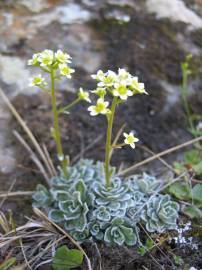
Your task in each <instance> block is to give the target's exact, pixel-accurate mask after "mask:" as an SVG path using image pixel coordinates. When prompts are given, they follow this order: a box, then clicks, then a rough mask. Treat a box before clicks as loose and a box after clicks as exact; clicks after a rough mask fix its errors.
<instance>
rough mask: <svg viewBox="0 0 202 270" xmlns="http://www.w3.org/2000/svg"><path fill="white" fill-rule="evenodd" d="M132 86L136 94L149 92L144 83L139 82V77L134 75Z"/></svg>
mask: <svg viewBox="0 0 202 270" xmlns="http://www.w3.org/2000/svg"><path fill="white" fill-rule="evenodd" d="M131 88H132V89H133V93H134V94H147V95H148V93H147V92H146V91H145V87H144V83H139V82H138V78H137V77H133V78H132V80H131Z"/></svg>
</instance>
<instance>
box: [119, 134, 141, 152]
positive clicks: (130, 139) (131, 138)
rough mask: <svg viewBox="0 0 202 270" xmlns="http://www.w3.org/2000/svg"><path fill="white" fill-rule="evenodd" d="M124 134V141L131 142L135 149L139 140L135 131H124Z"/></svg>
mask: <svg viewBox="0 0 202 270" xmlns="http://www.w3.org/2000/svg"><path fill="white" fill-rule="evenodd" d="M123 136H124V137H125V140H124V143H125V144H129V145H130V146H131V147H132V148H133V149H134V148H135V142H138V141H139V139H138V138H136V137H134V134H133V132H130V133H129V134H127V133H123Z"/></svg>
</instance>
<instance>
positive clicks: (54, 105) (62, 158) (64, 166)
mask: <svg viewBox="0 0 202 270" xmlns="http://www.w3.org/2000/svg"><path fill="white" fill-rule="evenodd" d="M50 76H51V97H52V112H53V125H54V139H55V143H56V147H57V153H58V157H59V160H60V162H61V167H62V171H63V173H64V176H65V177H67V176H68V172H67V166H68V160H67V159H66V158H65V156H64V153H63V149H62V143H61V135H60V129H59V122H58V111H57V99H56V95H55V70H54V69H53V68H52V69H51V73H50Z"/></svg>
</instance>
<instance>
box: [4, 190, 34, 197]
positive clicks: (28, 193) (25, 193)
mask: <svg viewBox="0 0 202 270" xmlns="http://www.w3.org/2000/svg"><path fill="white" fill-rule="evenodd" d="M33 194H34V191H15V192H5V193H3V192H2V193H1V192H0V198H5V197H18V196H32V195H33Z"/></svg>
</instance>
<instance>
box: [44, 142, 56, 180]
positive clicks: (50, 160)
mask: <svg viewBox="0 0 202 270" xmlns="http://www.w3.org/2000/svg"><path fill="white" fill-rule="evenodd" d="M42 147H43V151H44V154H45V155H46V158H47V161H48V163H49V166H50V169H51V171H52V176H56V175H57V172H56V169H55V167H54V164H53V162H52V159H51V157H50V154H49V152H48V149H47V147H46V146H45V144H43V145H42Z"/></svg>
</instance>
